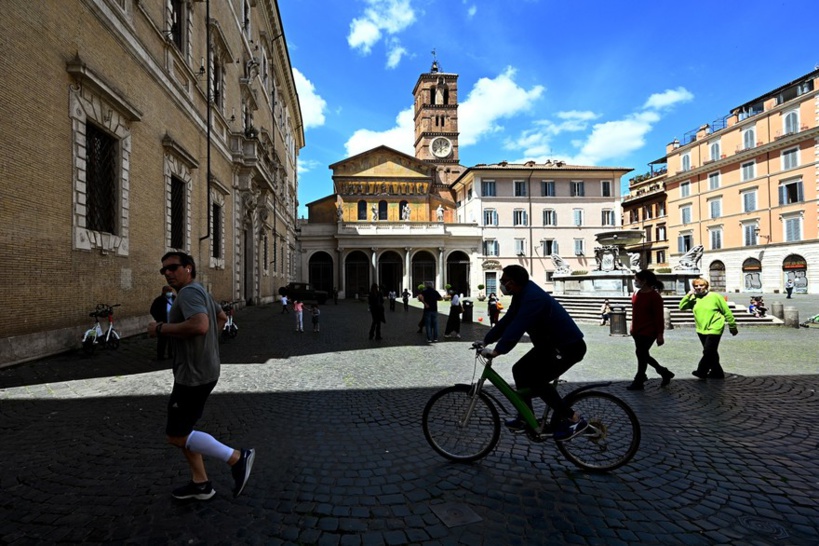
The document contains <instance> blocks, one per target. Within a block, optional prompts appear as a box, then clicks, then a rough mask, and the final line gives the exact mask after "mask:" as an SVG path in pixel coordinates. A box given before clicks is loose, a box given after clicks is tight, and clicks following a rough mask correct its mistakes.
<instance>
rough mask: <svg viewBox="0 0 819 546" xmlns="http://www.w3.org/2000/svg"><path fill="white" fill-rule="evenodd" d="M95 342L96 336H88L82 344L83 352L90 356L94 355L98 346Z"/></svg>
mask: <svg viewBox="0 0 819 546" xmlns="http://www.w3.org/2000/svg"><path fill="white" fill-rule="evenodd" d="M95 341H96V337H94V336H88V337H86V338H85V339H84V340H83V342H82V350H83V351H84V352H85V354H87V355H88V356H91V355H93V354H94V349H96V348H97V344H96V343H94V342H95Z"/></svg>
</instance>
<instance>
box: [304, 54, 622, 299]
mask: <svg viewBox="0 0 819 546" xmlns="http://www.w3.org/2000/svg"><path fill="white" fill-rule="evenodd" d="M412 93H413V99H414V119H415V141H414V148H415V157H412V156H409V155H406V154H403V153H401V152H398V151H396V150H393V149H390V148H387V147H385V146H381V147H378V148H375V149H372V150H369V151H367V152H364V153H362V154H359V155H357V156H354V157H350V158H347V159H345V160H343V161H340V162H338V163H336V164H334V165H331V166H330V169H331V170H332V171H333V190H334V193H333V194H331V195H329V196H327V197H325V198H322V199H319V200H317V201H314V202H313V203H310V204H308V205H307V208H308V211H309V216H308V220H307V222H303V223H302V224H301V226H300V237H299V242H300V245H301V247H300V249H301V257H302V258H301V273H302V277H303V278H304V279H305V280H308V281H310V282H311V283H313V284H314V285H316V287H317V288H322V289H325V290H333V289H334V288H338V290H339V292H340V295H341V296H342V297H354V296H355V295H359V296H360V295H362V293H365V292H366V290H367V287H369V286H370V285H371V284H372V283H377V284H379V285H381V286H383V287H384V288H385V289H386V290H396V291H398V292H400V291H402V290H403V289H404V288H407V289H409V290H410V291H417V288H418V285H419V284H420V283H423V282H427V281H429V282H432V283H433V284H434V285H435V286H436V287H437V288H438V289H439V290H443V289H444V288H445V287H446V286H447V285H449V286H450V287H451V288H452V289H453V290H456V291H458V292H460V293H463V294H466V295H470V296H477V295H479V293H480V289H479V288H478V286H479V285H486V290H485V292H486V293H488V292H489V291H496V292H497V284H496V283H497V280H498V279H500V269H501V268H502V267H504V266H506V265H510V264H521V265H524V266H526V267H527V268H529V269H530V271H531V272H532V278H533V279H534V280H535V281H536V282H537V283H538V284H540V285H541V286H543V287H544V288H546V289H551V288H552V286H553V285H552V281H551V273H552V272H553V271H554V269H555V266H554V261H553V260H552V259H551V253H558V252H563V253H564V255H566V256H567V258H566V262H567V263H570V264H572V265H574V266H576V268H577V267H583V266H588V260H592V263H593V256H594V253H593V247H594V243H595V241H594V234H595V233H596V232H597V231H601V230H605V229H613V228H614V227H616V226H617V225H619V223H620V215H619V213H617V211H618V208H619V196H620V189H619V188H620V177H621V176H622V175H623V174H625V173H627V172H628V171H629V170H630V169H622V168H617V167H584V166H568V165H565V164H564V163H562V162H551V161H550V162H548V163H546V164H535V163H533V162H530V163H527V164H526V165H512V164H508V163H503V164H493V165H485V164H481V165H476V166H474V167H470V168H466V167H464V166H462V165H461V164H460V160H459V143H458V141H459V135H460V133H459V128H458V75H457V74H453V73H443V72H440V70H439V67H438V64H437V62H435V63H433V65H432V68H431V69H430V71H429V72H427V73H423V74H421V75H420V76H419V78H418V81H417V82H416V84H415V87H414V88H413V92H412ZM490 185H491V187H492V191H489V190H487V189H486V188H488V187H489V186H490ZM541 191H543V192H546V193H541ZM546 209H549V210H550V211H551V214H550V215H547V213H546ZM547 216H548V221H547ZM501 219H502V220H501ZM541 220H542V221H543V222H542V223H541ZM547 248H548V249H549V252H548V253H547V254H545V255H544V249H547ZM490 289H491V290H490Z"/></svg>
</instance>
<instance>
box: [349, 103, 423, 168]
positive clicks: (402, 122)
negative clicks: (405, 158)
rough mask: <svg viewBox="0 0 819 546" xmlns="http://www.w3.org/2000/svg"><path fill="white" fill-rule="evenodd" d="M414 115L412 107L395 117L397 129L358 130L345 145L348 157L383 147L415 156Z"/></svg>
mask: <svg viewBox="0 0 819 546" xmlns="http://www.w3.org/2000/svg"><path fill="white" fill-rule="evenodd" d="M412 114H413V108H412V107H410V108H407V109H406V110H402V111H401V112H399V114H398V115H397V116H396V117H395V127H393V128H392V129H387V130H386V131H371V130H369V129H358V130H357V131H356V132H355V133H353V136H351V137H350V138H349V140H347V142H346V143H345V144H344V147H345V148H346V150H347V157H350V156H354V155H356V154H360V153H362V152H366V151H367V150H371V149H372V148H375V147H377V146H381V145H384V146H389V147H390V148H393V149H395V150H398V151H399V152H404V153H405V154H409V155H413V156H414V155H415V149H414V148H413V138H414V136H415V121H414V120H413V115H412Z"/></svg>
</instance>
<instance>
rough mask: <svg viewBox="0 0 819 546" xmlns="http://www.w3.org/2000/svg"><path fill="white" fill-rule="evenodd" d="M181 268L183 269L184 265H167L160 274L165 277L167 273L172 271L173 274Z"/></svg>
mask: <svg viewBox="0 0 819 546" xmlns="http://www.w3.org/2000/svg"><path fill="white" fill-rule="evenodd" d="M180 267H182V264H171V265H166V266H163V267H162V269H160V270H159V274H160V275H164V274H165V272H166V271H170V272H172V273H173V272H174V271H176V270H177V269H179V268H180Z"/></svg>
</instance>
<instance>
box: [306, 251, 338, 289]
mask: <svg viewBox="0 0 819 546" xmlns="http://www.w3.org/2000/svg"><path fill="white" fill-rule="evenodd" d="M307 280H308V282H309V283H310V284H311V285H312V286H313V289H315V290H325V291H326V292H327V293H328V294H332V293H333V286H334V284H333V258H332V257H331V256H330V255H329V254H327V253H326V252H316V253H315V254H313V255H312V256H310V266H309V273H308V277H307Z"/></svg>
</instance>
